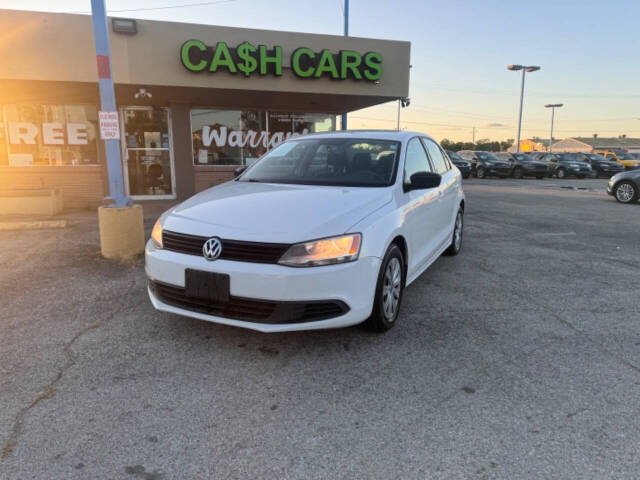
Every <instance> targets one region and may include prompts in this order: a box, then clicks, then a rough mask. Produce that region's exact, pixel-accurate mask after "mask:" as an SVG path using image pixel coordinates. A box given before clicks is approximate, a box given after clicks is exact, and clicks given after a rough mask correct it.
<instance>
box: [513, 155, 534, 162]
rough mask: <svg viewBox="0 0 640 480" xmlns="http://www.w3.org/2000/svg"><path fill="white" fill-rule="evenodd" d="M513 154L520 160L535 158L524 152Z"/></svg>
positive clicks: (528, 160)
mask: <svg viewBox="0 0 640 480" xmlns="http://www.w3.org/2000/svg"><path fill="white" fill-rule="evenodd" d="M512 155H513V158H515V159H516V160H518V161H519V162H530V161H531V160H533V159H532V158H531V157H530V156H529V155H526V154H524V153H513V154H512Z"/></svg>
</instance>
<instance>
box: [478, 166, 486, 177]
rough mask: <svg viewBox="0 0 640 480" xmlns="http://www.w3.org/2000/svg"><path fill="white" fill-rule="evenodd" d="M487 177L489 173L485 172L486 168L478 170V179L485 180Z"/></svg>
mask: <svg viewBox="0 0 640 480" xmlns="http://www.w3.org/2000/svg"><path fill="white" fill-rule="evenodd" d="M486 176H487V171H486V170H485V168H484V167H478V168H477V170H476V177H478V178H484V177H486Z"/></svg>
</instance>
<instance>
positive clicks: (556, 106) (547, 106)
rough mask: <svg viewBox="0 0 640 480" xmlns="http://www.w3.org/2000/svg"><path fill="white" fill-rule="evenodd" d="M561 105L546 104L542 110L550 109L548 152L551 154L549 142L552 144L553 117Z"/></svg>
mask: <svg viewBox="0 0 640 480" xmlns="http://www.w3.org/2000/svg"><path fill="white" fill-rule="evenodd" d="M561 106H562V104H561V103H547V104H546V105H545V106H544V108H550V109H551V133H550V134H549V152H551V142H553V116H554V115H555V113H556V108H560V107H561Z"/></svg>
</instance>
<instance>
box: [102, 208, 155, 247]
mask: <svg viewBox="0 0 640 480" xmlns="http://www.w3.org/2000/svg"><path fill="white" fill-rule="evenodd" d="M98 224H99V226H100V250H101V251H102V256H103V257H105V258H110V259H114V260H128V259H131V258H132V257H134V256H136V255H138V254H140V253H142V252H143V251H144V221H143V217H142V206H140V205H133V206H131V207H99V208H98Z"/></svg>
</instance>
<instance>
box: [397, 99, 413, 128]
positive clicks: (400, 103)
mask: <svg viewBox="0 0 640 480" xmlns="http://www.w3.org/2000/svg"><path fill="white" fill-rule="evenodd" d="M409 105H411V100H410V99H409V98H408V97H405V98H399V99H398V126H397V127H396V130H398V131H400V107H402V108H404V107H408V106H409Z"/></svg>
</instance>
